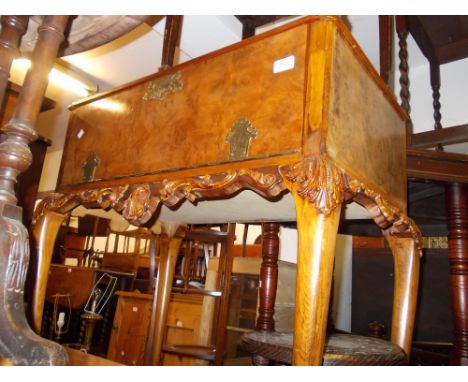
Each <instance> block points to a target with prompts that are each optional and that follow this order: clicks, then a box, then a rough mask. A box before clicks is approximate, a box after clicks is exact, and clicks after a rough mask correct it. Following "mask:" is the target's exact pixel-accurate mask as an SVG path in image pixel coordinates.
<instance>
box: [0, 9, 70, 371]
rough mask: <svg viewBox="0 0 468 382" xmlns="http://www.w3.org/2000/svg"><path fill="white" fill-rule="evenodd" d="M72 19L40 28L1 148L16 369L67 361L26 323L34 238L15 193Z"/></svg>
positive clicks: (9, 332)
mask: <svg viewBox="0 0 468 382" xmlns="http://www.w3.org/2000/svg"><path fill="white" fill-rule="evenodd" d="M67 21H68V16H45V17H44V21H43V23H42V25H41V26H40V27H39V28H38V34H39V37H38V40H37V43H36V47H35V49H34V53H33V57H32V60H33V65H32V67H31V69H30V70H29V71H28V74H27V75H26V78H25V81H24V85H23V88H22V90H21V93H20V95H19V98H18V104H17V106H16V109H15V112H14V114H13V117H12V119H11V120H10V121H9V122H8V123H7V124H6V125H5V126H4V127H3V131H4V132H5V133H6V136H7V139H6V140H5V141H4V142H2V143H1V144H0V282H1V284H0V354H1V355H2V356H4V357H5V358H7V359H8V360H10V361H11V362H12V363H13V364H16V365H63V364H65V363H66V362H67V359H68V357H67V355H66V352H65V351H64V349H63V348H62V347H61V346H60V345H58V344H56V343H53V342H50V341H47V340H45V339H43V338H41V337H39V336H38V335H37V334H35V333H34V332H33V331H32V330H31V328H30V327H29V325H28V322H27V320H26V316H25V313H24V284H25V280H26V272H27V269H28V263H29V239H28V231H27V230H26V228H25V227H24V225H23V224H22V223H21V214H22V213H21V208H20V207H18V206H17V205H16V203H17V198H16V196H15V190H14V186H15V183H16V179H17V176H18V175H19V174H20V173H21V172H23V171H25V170H26V169H27V168H28V167H29V165H30V164H31V162H32V155H31V151H30V149H29V146H28V144H29V143H30V142H31V141H33V140H35V139H36V137H37V133H36V130H35V124H36V120H37V117H38V115H39V112H40V109H41V105H42V100H43V98H44V94H45V91H46V88H47V81H48V75H49V72H50V70H51V69H52V67H53V65H54V60H55V57H56V56H57V52H58V48H59V45H60V43H61V42H62V40H63V38H64V35H63V31H64V30H65V27H66V24H67Z"/></svg>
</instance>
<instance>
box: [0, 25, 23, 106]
mask: <svg viewBox="0 0 468 382" xmlns="http://www.w3.org/2000/svg"><path fill="white" fill-rule="evenodd" d="M28 20H29V16H2V31H1V32H0V49H1V54H0V106H1V105H2V104H3V97H4V96H5V92H6V88H7V85H8V78H9V77H10V69H11V63H12V62H13V60H14V59H15V58H16V57H17V56H18V55H19V50H18V46H19V41H20V39H21V36H22V35H23V34H24V33H25V32H26V28H27V26H28ZM0 109H1V107H0Z"/></svg>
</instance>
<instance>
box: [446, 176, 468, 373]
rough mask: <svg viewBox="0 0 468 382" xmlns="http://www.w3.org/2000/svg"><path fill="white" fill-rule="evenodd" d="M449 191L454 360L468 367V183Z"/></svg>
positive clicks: (458, 185)
mask: <svg viewBox="0 0 468 382" xmlns="http://www.w3.org/2000/svg"><path fill="white" fill-rule="evenodd" d="M445 192H446V204H447V226H448V242H449V262H450V285H451V295H452V312H453V320H454V344H453V354H452V359H451V363H452V364H453V365H465V366H468V184H461V183H451V184H448V185H447V186H446V189H445Z"/></svg>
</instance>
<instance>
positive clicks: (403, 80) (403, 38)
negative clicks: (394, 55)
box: [397, 19, 413, 140]
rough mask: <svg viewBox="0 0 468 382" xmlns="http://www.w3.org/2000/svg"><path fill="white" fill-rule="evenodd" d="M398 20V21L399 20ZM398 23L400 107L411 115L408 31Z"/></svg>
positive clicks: (410, 123) (410, 129)
mask: <svg viewBox="0 0 468 382" xmlns="http://www.w3.org/2000/svg"><path fill="white" fill-rule="evenodd" d="M397 20H398V19H397ZM398 25H399V23H398V22H397V33H398V46H399V51H398V57H399V58H400V65H399V66H398V69H399V71H400V100H401V101H400V105H401V107H402V108H403V110H404V111H406V112H407V113H408V115H410V113H411V107H410V91H409V66H408V47H407V38H408V30H407V29H406V28H404V27H402V28H401V29H400V28H399V27H398ZM406 126H407V137H408V138H407V139H408V140H409V137H410V134H411V133H412V130H413V123H412V121H411V119H409V120H408V121H407V125H406Z"/></svg>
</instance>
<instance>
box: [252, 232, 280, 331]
mask: <svg viewBox="0 0 468 382" xmlns="http://www.w3.org/2000/svg"><path fill="white" fill-rule="evenodd" d="M278 232H279V224H278V223H263V224H262V265H261V268H260V292H259V298H260V303H259V308H258V318H257V325H256V326H257V330H267V331H273V330H275V321H274V319H273V314H274V313H275V300H276V287H277V284H278V254H279V237H278Z"/></svg>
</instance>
